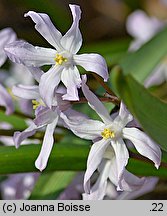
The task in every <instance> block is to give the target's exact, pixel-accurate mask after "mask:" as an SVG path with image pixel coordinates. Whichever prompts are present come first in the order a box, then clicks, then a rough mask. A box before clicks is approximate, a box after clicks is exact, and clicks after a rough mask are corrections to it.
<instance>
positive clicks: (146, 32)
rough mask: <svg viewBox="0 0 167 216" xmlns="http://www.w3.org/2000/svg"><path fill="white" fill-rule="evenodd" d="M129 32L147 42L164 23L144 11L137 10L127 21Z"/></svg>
mask: <svg viewBox="0 0 167 216" xmlns="http://www.w3.org/2000/svg"><path fill="white" fill-rule="evenodd" d="M126 25H127V31H128V32H129V34H130V35H132V36H133V37H135V38H136V39H138V40H140V41H143V43H144V42H146V41H148V40H149V39H150V38H151V37H152V36H153V35H154V34H155V33H156V32H158V31H159V30H160V29H161V28H162V27H163V23H162V22H161V21H159V20H158V19H156V18H154V17H149V16H148V15H147V14H146V13H145V12H144V11H142V10H137V11H135V12H133V13H132V14H131V15H130V16H129V17H128V19H127V23H126Z"/></svg>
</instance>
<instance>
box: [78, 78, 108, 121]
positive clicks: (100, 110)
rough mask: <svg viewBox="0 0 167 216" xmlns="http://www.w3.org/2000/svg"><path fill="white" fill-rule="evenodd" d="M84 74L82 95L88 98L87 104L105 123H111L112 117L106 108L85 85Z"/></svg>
mask: <svg viewBox="0 0 167 216" xmlns="http://www.w3.org/2000/svg"><path fill="white" fill-rule="evenodd" d="M86 81H87V78H86V75H83V76H82V91H83V93H84V96H85V97H86V99H87V100H88V104H89V106H90V107H91V108H92V109H93V110H95V112H96V113H97V114H98V115H99V116H100V117H101V119H102V120H103V122H104V123H105V124H111V122H112V119H111V117H110V115H109V113H108V111H107V110H106V108H105V106H104V105H103V104H102V102H101V101H100V100H99V99H98V98H97V97H96V95H95V94H94V93H93V92H91V91H90V90H89V87H88V86H87V85H86Z"/></svg>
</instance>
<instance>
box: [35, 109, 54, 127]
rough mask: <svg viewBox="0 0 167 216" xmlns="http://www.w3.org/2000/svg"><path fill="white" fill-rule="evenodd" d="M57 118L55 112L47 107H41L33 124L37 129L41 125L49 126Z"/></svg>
mask: <svg viewBox="0 0 167 216" xmlns="http://www.w3.org/2000/svg"><path fill="white" fill-rule="evenodd" d="M56 118H57V112H56V111H54V112H53V111H52V110H51V109H49V108H48V107H41V109H40V110H39V112H38V113H37V114H36V118H35V119H34V123H35V124H36V125H37V126H38V127H39V126H41V125H46V124H50V123H52V122H53V121H54V119H56Z"/></svg>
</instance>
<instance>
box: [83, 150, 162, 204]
mask: <svg viewBox="0 0 167 216" xmlns="http://www.w3.org/2000/svg"><path fill="white" fill-rule="evenodd" d="M111 153H112V151H111ZM105 155H107V157H106V158H103V160H102V162H101V163H100V165H99V167H98V172H99V176H98V178H97V179H96V181H95V183H94V184H93V186H92V187H91V189H90V193H89V194H88V193H84V194H83V199H84V200H102V199H117V200H119V199H134V198H137V197H139V196H141V195H143V194H145V193H148V192H150V191H151V190H153V189H154V187H155V184H156V183H157V181H158V178H156V177H145V178H138V177H137V176H135V175H133V174H132V173H130V172H128V171H127V170H124V173H123V177H122V180H121V186H122V189H123V190H124V191H121V192H120V191H119V192H118V191H117V190H116V188H115V185H116V183H117V175H116V172H117V165H116V160H115V158H114V157H112V155H109V152H107V154H105Z"/></svg>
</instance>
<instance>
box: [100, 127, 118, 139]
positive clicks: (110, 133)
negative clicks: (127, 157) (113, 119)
mask: <svg viewBox="0 0 167 216" xmlns="http://www.w3.org/2000/svg"><path fill="white" fill-rule="evenodd" d="M101 135H102V137H103V138H104V139H109V138H114V137H115V132H114V131H112V130H110V129H109V128H105V129H104V130H103V132H101Z"/></svg>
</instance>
